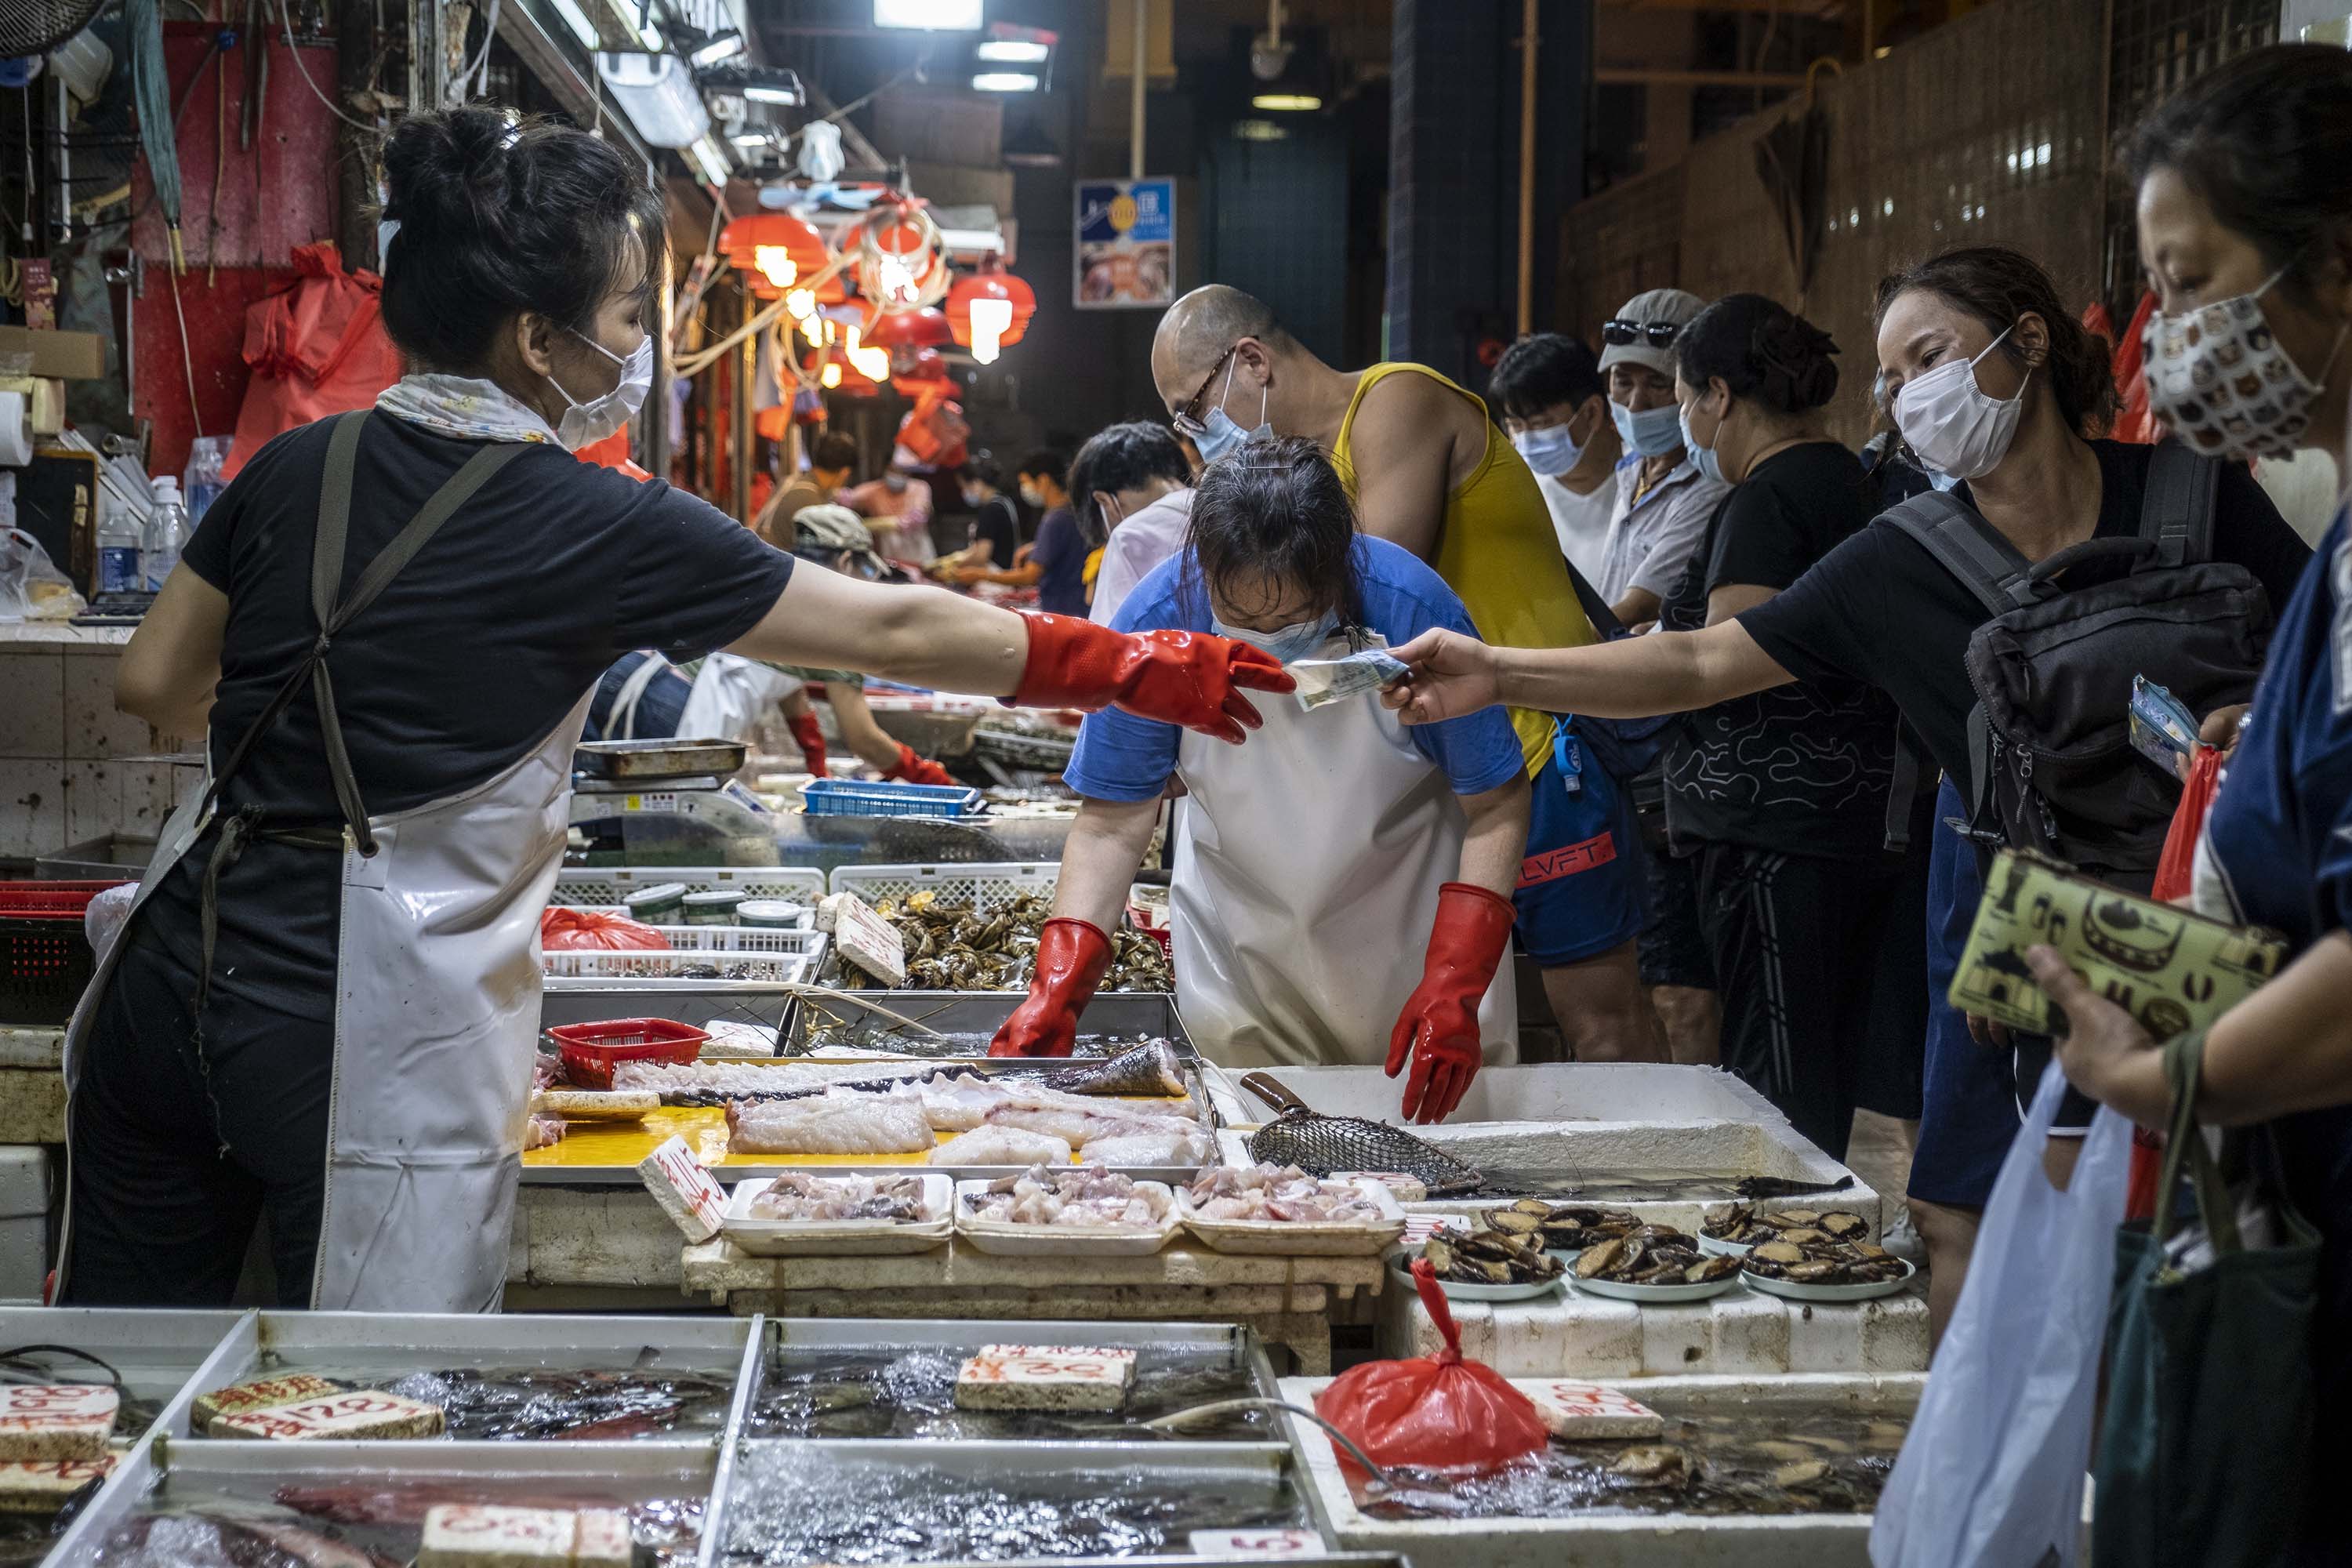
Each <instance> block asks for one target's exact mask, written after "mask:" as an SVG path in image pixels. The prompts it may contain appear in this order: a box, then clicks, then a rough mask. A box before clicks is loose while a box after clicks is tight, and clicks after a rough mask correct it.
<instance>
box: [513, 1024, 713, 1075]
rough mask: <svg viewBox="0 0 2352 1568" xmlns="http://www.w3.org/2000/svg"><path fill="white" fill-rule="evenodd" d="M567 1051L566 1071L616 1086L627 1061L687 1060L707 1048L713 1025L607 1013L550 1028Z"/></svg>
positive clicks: (682, 1062)
mask: <svg viewBox="0 0 2352 1568" xmlns="http://www.w3.org/2000/svg"><path fill="white" fill-rule="evenodd" d="M547 1036H548V1038H550V1039H551V1040H553V1041H554V1042H555V1044H556V1047H557V1048H558V1049H560V1050H561V1051H562V1053H563V1075H564V1077H566V1078H568V1079H571V1080H572V1082H573V1083H576V1084H579V1085H581V1086H582V1087H583V1088H585V1089H610V1088H612V1087H613V1068H614V1066H615V1065H617V1064H618V1063H621V1062H671V1063H677V1064H681V1065H682V1064H684V1063H687V1062H690V1061H692V1060H694V1059H695V1058H697V1057H698V1056H700V1055H701V1054H702V1042H703V1041H705V1040H707V1039H709V1038H710V1034H709V1031H708V1030H705V1029H698V1028H696V1027H694V1026H692V1025H691V1024H677V1023H672V1022H671V1021H670V1020H669V1019H667V1018H605V1019H603V1020H600V1021H599V1022H596V1023H593V1024H564V1025H561V1026H557V1027H555V1028H552V1029H550V1030H548V1031H547Z"/></svg>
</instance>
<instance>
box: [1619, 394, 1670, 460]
mask: <svg viewBox="0 0 2352 1568" xmlns="http://www.w3.org/2000/svg"><path fill="white" fill-rule="evenodd" d="M1609 417H1611V418H1612V419H1614V420H1615V421H1617V434H1618V435H1619V436H1621V437H1624V441H1625V449H1626V450H1627V451H1629V452H1633V453H1637V454H1639V455H1640V456H1642V457H1644V458H1663V457H1664V456H1665V455H1666V454H1667V453H1668V452H1671V451H1673V450H1674V449H1675V447H1679V446H1681V445H1682V444H1683V414H1682V410H1681V409H1680V408H1679V407H1677V406H1676V405H1674V404H1671V403H1665V404H1661V405H1658V406H1657V407H1655V408H1644V409H1643V410H1642V411H1641V412H1639V413H1635V412H1634V411H1633V409H1631V408H1628V407H1626V406H1625V405H1623V404H1622V403H1612V404H1611V405H1609Z"/></svg>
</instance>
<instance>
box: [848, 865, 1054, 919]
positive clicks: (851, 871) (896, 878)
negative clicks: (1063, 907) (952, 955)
mask: <svg viewBox="0 0 2352 1568" xmlns="http://www.w3.org/2000/svg"><path fill="white" fill-rule="evenodd" d="M1061 877H1062V868H1061V867H1060V866H1059V865H1056V864H1051V863H1047V864H1041V865H1034V866H1023V865H1016V864H1013V863H1012V862H1009V861H1006V862H995V861H976V862H974V863H972V864H971V865H968V866H839V867H835V868H834V873H833V890H834V891H835V892H836V893H856V895H857V896H858V897H859V898H861V899H864V900H866V902H867V903H869V904H878V903H881V902H882V901H884V900H893V901H898V900H905V899H906V898H908V896H909V895H911V894H915V893H931V894H934V895H936V896H938V897H940V898H943V899H949V900H955V899H966V900H971V906H972V909H973V910H974V911H975V912H977V913H980V914H983V915H984V914H987V913H989V912H990V911H991V910H992V909H994V908H995V906H997V905H998V904H1003V903H1010V902H1011V901H1012V900H1014V899H1017V898H1019V897H1020V896H1021V895H1022V894H1024V893H1048V894H1050V893H1051V892H1053V890H1054V888H1055V884H1056V883H1058V882H1059V881H1060V880H1061Z"/></svg>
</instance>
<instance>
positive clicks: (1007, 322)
mask: <svg viewBox="0 0 2352 1568" xmlns="http://www.w3.org/2000/svg"><path fill="white" fill-rule="evenodd" d="M1036 313H1037V294H1036V290H1034V289H1031V288H1030V287H1029V285H1028V284H1026V283H1024V282H1023V281H1021V279H1018V278H1015V277H1014V276H1013V274H1012V273H1010V272H1007V271H1006V270H1004V264H1003V262H1000V261H999V260H997V259H996V258H995V257H993V256H991V257H989V258H986V259H985V260H983V261H982V263H981V264H980V268H979V269H978V270H977V271H975V272H973V273H971V275H970V276H968V277H964V278H959V279H956V280H955V282H954V283H953V284H952V285H950V287H949V289H948V307H947V317H948V329H949V330H950V331H952V332H953V333H954V334H955V341H956V342H960V343H961V344H963V345H964V347H966V348H968V349H970V350H971V357H972V358H973V359H975V360H977V361H979V362H980V363H982V364H990V363H994V361H995V359H996V353H997V351H998V350H999V349H1001V348H1010V347H1011V346H1012V345H1013V344H1014V343H1017V342H1020V341H1021V337H1022V334H1023V333H1024V332H1026V331H1028V330H1029V318H1030V317H1032V316H1034V315H1035V314H1036Z"/></svg>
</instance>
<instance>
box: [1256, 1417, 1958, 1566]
mask: <svg viewBox="0 0 2352 1568" xmlns="http://www.w3.org/2000/svg"><path fill="white" fill-rule="evenodd" d="M1330 1381H1331V1380H1330V1379H1328V1378H1299V1377H1286V1378H1284V1379H1283V1380H1282V1395H1283V1398H1284V1399H1285V1400H1286V1401H1287V1402H1289V1403H1291V1404H1295V1405H1312V1404H1313V1403H1314V1399H1315V1395H1316V1394H1319V1393H1321V1392H1322V1391H1323V1390H1324V1389H1325V1388H1327V1387H1328V1386H1329V1384H1330ZM1530 1386H1532V1385H1530ZM1926 1387H1927V1377H1926V1375H1925V1374H1924V1373H1916V1374H1909V1375H1903V1376H1892V1377H1851V1376H1839V1375H1821V1376H1796V1377H1772V1378H1752V1377H1662V1378H1653V1379H1650V1380H1648V1381H1646V1382H1643V1383H1642V1384H1638V1385H1634V1386H1632V1387H1630V1388H1628V1390H1627V1392H1629V1393H1630V1394H1633V1397H1635V1398H1637V1399H1639V1400H1641V1401H1642V1402H1643V1404H1645V1405H1652V1406H1654V1407H1657V1406H1661V1405H1663V1406H1664V1407H1665V1408H1666V1409H1668V1410H1670V1411H1671V1410H1675V1409H1687V1408H1690V1407H1692V1406H1694V1405H1702V1404H1729V1405H1740V1406H1745V1407H1750V1408H1764V1409H1769V1407H1771V1406H1772V1405H1797V1404H1808V1405H1810V1404H1815V1403H1819V1402H1822V1401H1824V1400H1832V1399H1833V1400H1840V1401H1846V1402H1851V1403H1852V1404H1853V1406H1854V1407H1855V1408H1856V1409H1857V1410H1861V1411H1865V1412H1871V1413H1885V1414H1890V1415H1910V1414H1911V1413H1912V1411H1914V1410H1915V1409H1916V1408H1917V1406H1918V1403H1919V1395H1920V1394H1921V1393H1922V1392H1923V1391H1924V1390H1925V1389H1926ZM1283 1419H1284V1420H1285V1421H1286V1422H1287V1423H1288V1424H1289V1426H1290V1430H1291V1434H1292V1436H1293V1438H1294V1439H1295V1440H1296V1441H1297V1444H1298V1447H1299V1453H1300V1455H1301V1456H1302V1457H1303V1458H1304V1459H1305V1461H1306V1474H1305V1477H1304V1484H1305V1486H1306V1488H1307V1492H1308V1495H1309V1498H1310V1500H1311V1501H1312V1503H1313V1506H1314V1508H1315V1510H1316V1514H1317V1519H1318V1522H1319V1523H1320V1524H1321V1525H1322V1526H1323V1529H1324V1532H1325V1534H1326V1535H1328V1536H1329V1537H1330V1538H1331V1539H1333V1540H1334V1541H1335V1542H1337V1543H1338V1544H1339V1545H1340V1546H1342V1547H1345V1548H1348V1549H1349V1550H1354V1551H1362V1552H1402V1553H1407V1554H1409V1555H1410V1556H1412V1559H1413V1560H1414V1561H1416V1562H1421V1563H1433V1562H1441V1561H1442V1562H1444V1563H1445V1564H1446V1568H1559V1565H1560V1564H1562V1563H1574V1564H1575V1565H1576V1568H1657V1565H1658V1564H1660V1563H1673V1564H1675V1568H1847V1565H1852V1568H1860V1565H1861V1564H1864V1563H1867V1562H1868V1561H1869V1560H1870V1525H1871V1516H1870V1515H1869V1514H1851V1513H1849V1514H1776V1515H1769V1516H1768V1515H1759V1514H1729V1515H1717V1516H1709V1517H1701V1516H1699V1515H1696V1514H1650V1515H1630V1514H1621V1515H1596V1516H1594V1517H1591V1518H1587V1519H1576V1518H1570V1519H1509V1518H1504V1519H1475V1520H1471V1519H1460V1520H1454V1519H1446V1520H1378V1519H1370V1518H1367V1517H1366V1516H1365V1515H1364V1514H1362V1513H1361V1512H1360V1511H1358V1510H1357V1508H1356V1505H1355V1500H1354V1497H1353V1495H1352V1494H1351V1493H1350V1491H1349V1487H1348V1482H1347V1479H1346V1477H1345V1476H1344V1475H1342V1474H1341V1472H1340V1469H1339V1456H1338V1454H1337V1453H1336V1452H1335V1451H1334V1450H1333V1448H1332V1447H1331V1443H1330V1440H1329V1439H1328V1438H1327V1437H1326V1436H1324V1435H1323V1429H1322V1428H1321V1427H1319V1426H1315V1425H1314V1424H1313V1423H1311V1422H1308V1421H1304V1420H1301V1419H1299V1418H1298V1417H1297V1416H1295V1415H1285V1416H1284V1417H1283Z"/></svg>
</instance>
